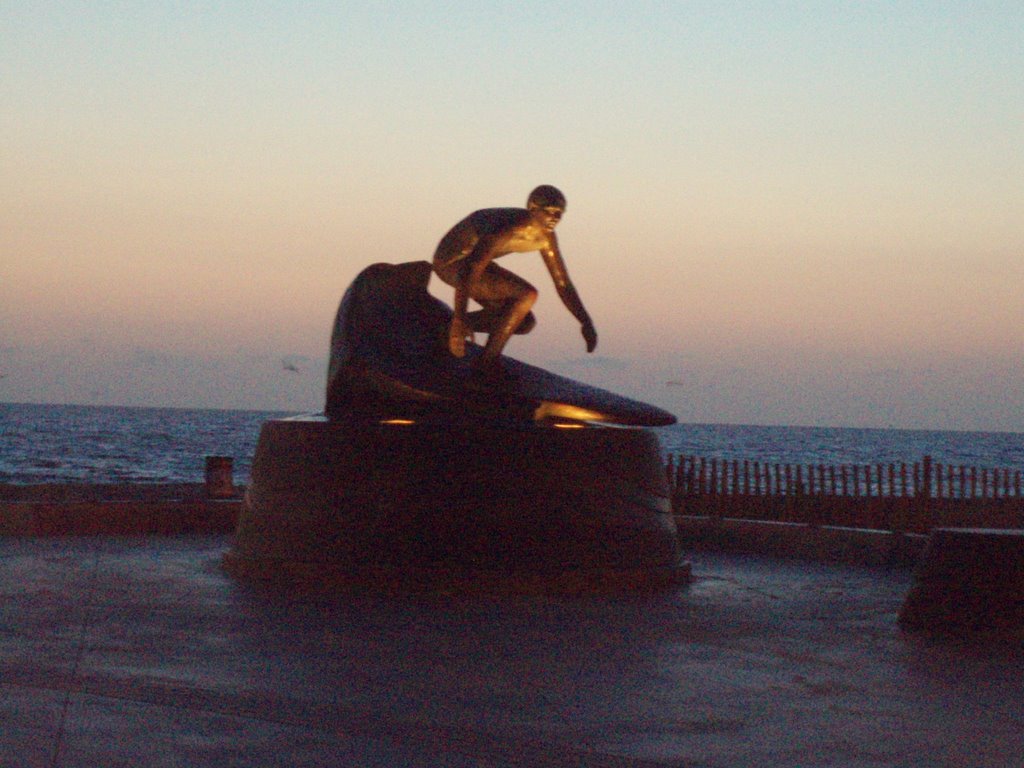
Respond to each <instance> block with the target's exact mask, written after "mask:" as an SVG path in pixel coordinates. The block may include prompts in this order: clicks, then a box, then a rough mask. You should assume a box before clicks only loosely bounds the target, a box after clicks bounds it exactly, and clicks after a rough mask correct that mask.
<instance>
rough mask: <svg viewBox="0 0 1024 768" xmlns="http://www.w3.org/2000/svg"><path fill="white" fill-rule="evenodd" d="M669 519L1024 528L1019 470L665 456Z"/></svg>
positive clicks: (924, 462)
mask: <svg viewBox="0 0 1024 768" xmlns="http://www.w3.org/2000/svg"><path fill="white" fill-rule="evenodd" d="M666 471H667V473H668V480H669V485H670V488H671V491H672V500H673V507H674V509H675V511H676V513H677V514H690V515H717V516H722V517H744V518H749V519H764V520H779V521H787V522H801V523H812V524H814V523H817V524H829V525H851V526H855V527H870V528H882V529H886V530H902V531H915V532H926V531H928V530H930V529H931V528H934V527H938V526H979V527H982V526H983V527H1004V528H1005V527H1010V528H1021V527H1024V487H1022V486H1024V484H1022V477H1021V476H1022V473H1021V471H1020V470H1012V469H990V468H979V467H968V466H963V465H944V464H941V463H938V462H935V461H933V460H932V457H930V456H925V457H923V458H922V460H921V461H919V462H914V463H912V464H907V463H903V462H900V463H877V464H853V465H850V464H843V465H825V464H779V463H772V462H761V461H750V460H740V459H709V458H704V457H698V456H684V455H670V456H669V457H668V463H667V467H666Z"/></svg>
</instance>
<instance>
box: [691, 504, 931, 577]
mask: <svg viewBox="0 0 1024 768" xmlns="http://www.w3.org/2000/svg"><path fill="white" fill-rule="evenodd" d="M675 520H676V527H677V528H678V529H679V538H680V541H681V542H682V546H683V550H684V551H725V552H736V553H748V554H761V555H770V556H773V557H789V558H797V559H806V560H815V561H820V562H841V563H857V564H864V565H895V566H905V567H910V566H913V565H914V564H915V563H917V561H918V558H919V557H920V555H921V552H922V551H923V550H924V545H925V543H926V542H927V541H928V537H927V536H925V535H922V534H898V533H892V532H890V531H879V530H870V529H863V528H843V527H836V526H824V525H822V526H817V525H807V524H802V523H780V522H770V521H763V520H741V519H737V518H721V517H703V516H693V515H676V518H675Z"/></svg>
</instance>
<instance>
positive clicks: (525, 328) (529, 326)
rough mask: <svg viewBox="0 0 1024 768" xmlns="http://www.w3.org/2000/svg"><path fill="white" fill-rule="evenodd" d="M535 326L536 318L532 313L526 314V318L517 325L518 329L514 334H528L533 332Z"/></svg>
mask: <svg viewBox="0 0 1024 768" xmlns="http://www.w3.org/2000/svg"><path fill="white" fill-rule="evenodd" d="M535 325H537V318H536V316H534V314H533V312H527V313H526V317H524V318H523V321H522V322H521V323H520V324H519V327H518V328H516V333H520V334H522V333H529V332H530V331H532V330H533V328H534V326H535Z"/></svg>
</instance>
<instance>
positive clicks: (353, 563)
mask: <svg viewBox="0 0 1024 768" xmlns="http://www.w3.org/2000/svg"><path fill="white" fill-rule="evenodd" d="M572 426H573V427H575V428H559V427H557V426H552V425H544V424H530V423H527V424H523V423H503V422H479V421H464V422H463V421H457V420H451V419H438V420H429V419H425V420H420V421H416V422H409V421H402V422H389V421H387V420H385V421H367V420H351V421H333V420H332V421H328V420H326V419H324V418H322V417H302V418H296V419H283V420H276V421H269V422H267V423H265V424H264V425H263V429H262V431H261V433H260V439H259V443H258V445H257V449H256V455H255V457H254V460H253V467H252V482H251V485H250V487H249V489H248V491H247V493H246V499H245V503H244V505H243V509H242V512H241V515H240V519H239V523H238V529H237V532H236V536H235V545H234V547H233V549H232V551H231V552H229V553H228V555H227V556H226V557H225V565H226V567H227V568H228V569H229V570H230V571H231V572H232V573H234V574H237V575H239V576H246V577H254V576H255V577H267V578H275V577H284V578H289V579H291V578H300V579H302V580H304V581H310V582H313V583H318V582H319V583H329V584H342V583H360V584H375V585H379V586H381V587H385V588H387V587H391V586H398V587H400V588H417V587H422V588H428V589H430V588H436V587H444V588H447V587H450V586H452V585H453V584H458V585H461V586H464V587H485V588H503V587H507V588H511V589H516V590H519V589H535V588H537V589H546V588H568V589H573V590H576V589H585V588H590V587H594V588H598V589H604V588H609V587H612V586H622V587H627V588H639V587H644V586H662V585H665V584H678V583H681V582H685V581H687V580H688V578H689V566H688V564H687V563H685V562H683V560H682V558H681V556H680V551H679V543H678V539H677V534H676V528H675V523H674V521H673V518H672V514H671V509H670V506H669V498H668V486H667V483H666V479H665V475H664V470H663V466H662V461H661V453H660V448H659V445H658V441H657V438H656V437H655V436H654V435H653V434H652V433H650V432H647V431H644V430H641V429H627V428H614V427H601V426H593V425H586V426H583V425H578V424H577V425H572Z"/></svg>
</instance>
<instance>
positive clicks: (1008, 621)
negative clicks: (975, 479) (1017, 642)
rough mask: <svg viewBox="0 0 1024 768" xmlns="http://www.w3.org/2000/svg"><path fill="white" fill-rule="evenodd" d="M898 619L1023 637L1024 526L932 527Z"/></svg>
mask: <svg viewBox="0 0 1024 768" xmlns="http://www.w3.org/2000/svg"><path fill="white" fill-rule="evenodd" d="M899 618H900V623H901V624H902V625H903V626H904V627H907V628H910V629H928V630H936V631H942V632H951V633H955V634H967V635H990V634H996V635H1010V636H1020V637H1022V638H1024V531H1022V530H999V529H985V528H939V529H936V530H934V531H932V534H931V537H930V539H929V541H928V545H927V546H926V548H925V551H924V553H923V554H922V557H921V562H920V563H919V565H918V569H917V573H916V575H915V583H914V586H913V587H912V588H911V589H910V592H909V593H908V595H907V599H906V601H905V602H904V604H903V607H902V610H901V611H900V617H899Z"/></svg>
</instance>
